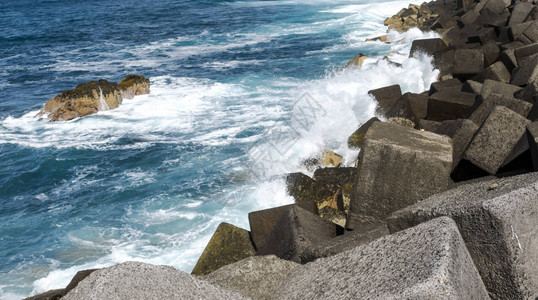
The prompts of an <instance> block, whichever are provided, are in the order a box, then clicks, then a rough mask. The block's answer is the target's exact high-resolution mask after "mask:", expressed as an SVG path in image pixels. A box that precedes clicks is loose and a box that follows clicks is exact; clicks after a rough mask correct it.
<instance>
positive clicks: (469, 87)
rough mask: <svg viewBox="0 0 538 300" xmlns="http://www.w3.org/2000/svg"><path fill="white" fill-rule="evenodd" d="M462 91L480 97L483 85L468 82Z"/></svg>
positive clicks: (472, 81) (464, 84) (471, 81)
mask: <svg viewBox="0 0 538 300" xmlns="http://www.w3.org/2000/svg"><path fill="white" fill-rule="evenodd" d="M461 91H462V92H466V93H473V94H475V95H478V94H480V92H481V91H482V83H481V82H478V81H474V80H467V81H465V83H463V85H462V87H461Z"/></svg>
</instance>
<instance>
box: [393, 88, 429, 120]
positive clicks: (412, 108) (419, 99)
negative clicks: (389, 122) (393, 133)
mask: <svg viewBox="0 0 538 300" xmlns="http://www.w3.org/2000/svg"><path fill="white" fill-rule="evenodd" d="M427 111H428V96H427V95H422V94H415V93H405V94H403V95H402V96H401V97H400V99H398V101H396V103H395V104H394V106H393V108H392V109H391V110H390V111H389V112H388V113H387V115H386V116H387V117H388V118H404V119H408V120H411V121H412V122H413V123H418V121H419V120H420V119H422V118H425V117H426V113H427Z"/></svg>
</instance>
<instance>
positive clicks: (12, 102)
mask: <svg viewBox="0 0 538 300" xmlns="http://www.w3.org/2000/svg"><path fill="white" fill-rule="evenodd" d="M408 3H409V1H396V2H394V1H393V2H384V1H375V2H374V1H343V0H339V1H169V0H161V1H111V0H100V1H91V2H88V1H68V0H65V1H54V0H41V1H30V0H21V1H0V15H2V16H3V19H2V21H1V22H0V224H1V227H0V258H1V259H0V298H2V299H4V300H6V299H20V298H22V297H25V296H28V295H31V294H35V293H38V292H42V291H45V290H48V289H52V288H59V287H63V286H65V285H66V284H67V283H68V282H69V280H70V278H71V277H72V276H73V275H74V274H75V273H76V271H78V270H81V269H87V268H94V267H104V266H109V265H112V264H115V263H119V262H123V261H127V260H139V261H144V262H148V263H153V264H167V265H172V266H174V267H176V268H179V269H181V270H184V271H187V272H189V271H190V270H191V269H192V267H193V266H194V264H195V263H196V260H197V258H198V256H199V255H200V253H201V252H202V251H203V248H204V247H205V244H206V243H207V241H208V240H209V238H210V237H211V234H212V233H213V231H214V230H215V229H216V227H217V226H218V224H219V223H220V222H230V223H233V224H236V225H238V226H240V227H243V228H247V229H248V220H247V213H248V212H249V211H252V210H257V209H262V208H267V207H273V206H277V205H282V204H287V203H290V202H292V201H293V199H291V198H290V197H289V196H287V195H286V193H285V186H284V184H283V181H282V178H281V177H279V176H278V175H281V174H283V173H285V172H292V171H303V172H306V173H308V171H307V170H305V169H304V168H302V167H301V163H300V162H301V161H302V160H304V159H306V158H308V157H310V156H312V155H315V154H316V153H319V152H320V151H321V150H322V149H323V148H330V149H332V150H334V151H336V152H338V153H340V154H342V155H344V157H345V163H346V164H348V165H352V164H353V163H354V159H355V157H356V155H357V152H356V151H352V150H349V149H348V148H347V145H346V141H347V137H348V136H349V134H351V133H352V132H353V131H354V130H355V129H356V127H357V126H358V125H359V124H360V123H361V122H364V121H365V120H367V119H368V118H370V117H372V116H373V115H374V110H375V104H374V103H373V101H372V99H370V98H369V97H368V96H367V94H366V92H367V91H368V90H369V89H373V88H377V87H381V86H384V85H388V84H394V83H399V84H401V85H402V89H403V90H404V91H414V92H419V91H422V90H424V89H425V88H427V87H429V84H430V83H431V82H432V81H434V79H435V77H436V75H437V72H436V71H434V70H433V69H432V66H431V64H430V63H431V59H429V58H427V57H423V58H420V59H408V58H407V55H408V51H409V47H410V42H411V41H412V40H413V39H415V38H422V37H431V36H434V34H433V33H421V32H419V31H418V30H412V31H410V32H408V33H406V34H397V33H391V35H390V38H391V40H392V41H394V43H393V44H384V43H381V42H369V43H366V42H364V39H365V38H367V37H373V36H378V35H381V34H384V33H385V31H386V28H385V27H384V26H383V24H382V23H383V20H384V19H385V17H387V16H388V15H391V14H394V13H396V12H397V11H398V10H399V9H400V8H401V7H404V6H407V4H408ZM415 3H419V2H418V1H415ZM359 52H361V53H364V54H366V55H368V56H369V57H370V59H368V60H367V61H366V63H365V66H364V67H363V68H362V69H342V66H344V65H345V64H346V62H347V61H348V60H349V59H351V58H352V57H353V56H355V55H356V54H357V53H359ZM385 55H389V56H390V58H391V59H392V60H394V61H398V62H400V63H402V64H403V67H401V68H398V67H395V66H393V65H390V64H388V63H387V62H386V61H384V60H382V59H381V58H382V57H383V56H385ZM129 73H137V74H142V75H145V76H146V77H149V78H150V79H151V82H152V86H151V94H149V95H144V96H137V97H135V98H134V99H132V100H126V101H124V103H123V104H122V106H121V107H119V108H118V109H115V110H112V111H105V112H100V113H98V114H96V115H93V116H88V117H85V118H82V119H78V120H73V121H69V122H60V123H49V122H46V121H43V120H38V119H35V118H34V116H35V114H36V113H37V111H38V110H39V109H40V108H41V107H42V106H43V104H44V103H45V102H46V101H47V100H48V99H50V98H51V97H53V96H54V95H56V94H57V93H59V92H60V91H62V90H66V89H70V88H73V87H74V86H76V85H77V84H79V83H82V82H86V81H89V80H94V79H98V78H105V79H107V80H112V81H119V80H121V78H123V77H124V76H125V75H127V74H129Z"/></svg>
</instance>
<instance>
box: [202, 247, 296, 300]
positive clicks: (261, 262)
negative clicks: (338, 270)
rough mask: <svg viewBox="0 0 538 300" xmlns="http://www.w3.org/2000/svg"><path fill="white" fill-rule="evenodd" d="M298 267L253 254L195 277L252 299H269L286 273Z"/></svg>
mask: <svg viewBox="0 0 538 300" xmlns="http://www.w3.org/2000/svg"><path fill="white" fill-rule="evenodd" d="M300 266H301V265H300V264H297V263H294V262H292V261H289V260H283V259H280V258H278V257H276V256H274V255H267V256H254V257H249V258H246V259H244V260H241V261H238V262H236V263H234V264H231V265H228V266H225V267H222V268H220V269H218V270H217V271H215V272H213V273H211V274H209V275H206V276H203V277H199V278H200V279H202V280H205V281H207V282H209V283H211V284H214V285H216V286H220V287H223V288H225V289H227V290H230V291H234V292H238V293H240V294H242V295H245V296H248V297H251V298H252V299H256V300H272V299H274V298H273V297H274V294H275V292H277V291H278V288H279V287H280V285H281V284H282V283H283V282H285V280H286V278H287V277H288V275H289V273H290V272H291V271H293V270H294V269H296V268H298V267H300Z"/></svg>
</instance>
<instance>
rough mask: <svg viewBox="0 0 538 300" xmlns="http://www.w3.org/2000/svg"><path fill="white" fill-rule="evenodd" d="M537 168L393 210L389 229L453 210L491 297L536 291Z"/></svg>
mask: <svg viewBox="0 0 538 300" xmlns="http://www.w3.org/2000/svg"><path fill="white" fill-rule="evenodd" d="M537 190H538V173H529V174H525V175H520V176H514V177H506V178H502V179H494V180H491V181H486V182H478V183H473V184H466V185H462V186H460V187H458V188H455V189H451V190H448V191H446V192H444V193H440V194H437V195H434V196H432V197H430V198H428V199H426V200H424V201H421V202H419V203H417V204H415V205H413V206H410V207H408V208H405V209H403V210H401V211H398V212H396V213H394V214H393V215H392V216H391V217H390V218H389V219H388V223H389V228H390V230H391V232H396V231H398V230H402V229H406V228H409V227H412V226H415V225H417V224H420V223H422V222H425V221H427V220H430V219H434V218H437V217H440V216H449V217H451V218H452V219H454V220H455V221H456V223H457V225H458V228H459V230H460V232H461V235H462V237H463V239H464V240H465V244H466V245H467V249H469V252H470V254H471V257H472V258H473V261H474V263H475V265H476V267H477V268H478V271H479V272H480V275H481V277H482V280H483V281H484V284H485V285H486V288H487V289H488V291H489V294H490V296H491V297H492V298H493V299H534V298H535V297H537V296H538V230H537V229H538V225H537V224H538V194H537V192H536V191H537Z"/></svg>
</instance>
